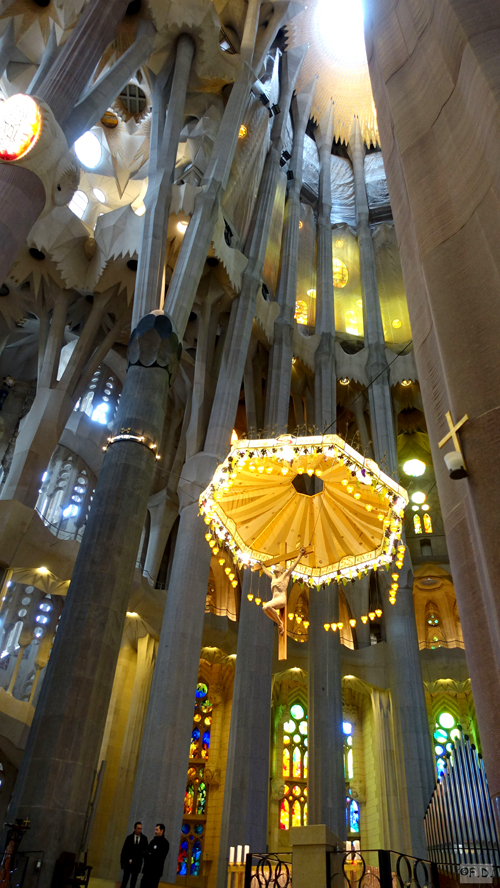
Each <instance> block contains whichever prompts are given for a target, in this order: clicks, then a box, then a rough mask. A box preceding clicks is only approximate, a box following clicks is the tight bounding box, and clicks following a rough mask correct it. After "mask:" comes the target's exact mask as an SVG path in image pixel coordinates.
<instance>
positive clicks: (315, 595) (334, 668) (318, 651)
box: [308, 584, 346, 838]
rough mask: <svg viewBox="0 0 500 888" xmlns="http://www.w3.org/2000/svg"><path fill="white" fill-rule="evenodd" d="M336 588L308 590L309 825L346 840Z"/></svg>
mask: <svg viewBox="0 0 500 888" xmlns="http://www.w3.org/2000/svg"><path fill="white" fill-rule="evenodd" d="M338 618H339V593H338V587H337V586H336V585H333V584H330V585H329V586H326V587H325V588H324V589H311V590H310V592H309V621H310V625H309V784H308V786H309V808H308V815H309V823H311V824H313V823H322V824H324V825H325V826H327V827H328V828H329V829H331V830H333V831H334V832H335V833H336V834H337V835H338V836H340V837H341V838H345V833H346V819H345V778H344V736H343V733H342V673H341V664H340V648H341V645H340V633H339V632H333V631H332V630H331V629H330V631H328V632H326V631H325V629H324V624H325V623H332V622H333V623H336V622H338Z"/></svg>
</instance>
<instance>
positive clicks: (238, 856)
mask: <svg viewBox="0 0 500 888" xmlns="http://www.w3.org/2000/svg"><path fill="white" fill-rule="evenodd" d="M242 850H243V848H242V847H241V845H238V846H237V848H236V863H241V852H242Z"/></svg>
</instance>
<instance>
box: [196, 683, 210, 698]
mask: <svg viewBox="0 0 500 888" xmlns="http://www.w3.org/2000/svg"><path fill="white" fill-rule="evenodd" d="M207 694H208V688H207V686H206V684H197V685H196V697H197V699H198V700H201V698H202V697H206V696H207Z"/></svg>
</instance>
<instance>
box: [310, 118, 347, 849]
mask: <svg viewBox="0 0 500 888" xmlns="http://www.w3.org/2000/svg"><path fill="white" fill-rule="evenodd" d="M332 143H333V104H332V103H330V105H329V106H328V108H327V110H326V112H325V114H324V115H323V117H322V119H321V121H320V124H319V126H318V129H317V131H316V144H317V145H318V151H319V159H320V178H319V212H318V253H317V284H316V288H317V289H316V333H320V334H321V342H320V344H319V347H318V350H317V351H316V355H315V370H316V373H315V380H314V394H315V420H316V425H317V427H318V430H319V431H322V430H324V429H326V428H328V429H329V431H330V434H331V433H333V432H334V431H335V428H336V417H337V379H336V374H335V312H334V299H333V293H334V289H333V270H332V226H331V222H330V216H331V209H332V188H331V163H330V158H331V153H332ZM332 425H333V427H332ZM338 618H339V591H338V586H337V585H336V584H335V585H333V584H332V585H329V586H326V587H324V588H321V589H311V590H310V592H309V620H310V626H309V736H310V740H309V744H310V745H309V750H310V752H309V756H310V758H309V768H310V770H309V774H310V776H309V809H308V814H309V823H322V824H325V825H326V826H327V827H328V828H329V829H331V830H333V832H334V833H336V834H337V835H338V836H341V837H345V832H346V820H345V778H344V736H343V733H342V668H341V662H340V652H341V644H340V633H339V632H332V631H329V632H326V631H325V629H324V624H325V623H332V622H334V623H336V622H338Z"/></svg>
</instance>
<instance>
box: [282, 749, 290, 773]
mask: <svg viewBox="0 0 500 888" xmlns="http://www.w3.org/2000/svg"><path fill="white" fill-rule="evenodd" d="M289 776H290V750H289V749H288V748H287V747H285V749H284V750H283V777H289Z"/></svg>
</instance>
